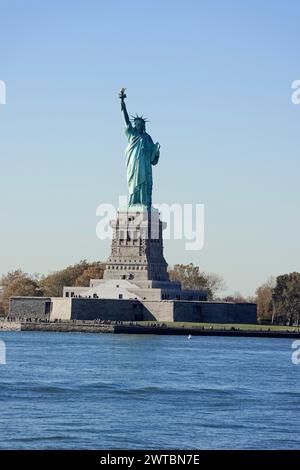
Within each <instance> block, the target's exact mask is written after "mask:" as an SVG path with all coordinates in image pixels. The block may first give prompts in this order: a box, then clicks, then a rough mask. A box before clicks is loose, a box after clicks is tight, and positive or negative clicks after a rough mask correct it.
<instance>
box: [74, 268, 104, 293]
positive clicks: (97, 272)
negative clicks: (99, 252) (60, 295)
mask: <svg viewBox="0 0 300 470" xmlns="http://www.w3.org/2000/svg"><path fill="white" fill-rule="evenodd" d="M104 268H105V265H104V264H103V263H101V262H95V263H91V264H90V266H89V267H88V268H86V269H85V271H83V273H82V274H81V275H80V276H79V277H78V278H77V279H76V282H75V286H80V287H88V286H89V285H90V280H91V279H102V278H103V273H104Z"/></svg>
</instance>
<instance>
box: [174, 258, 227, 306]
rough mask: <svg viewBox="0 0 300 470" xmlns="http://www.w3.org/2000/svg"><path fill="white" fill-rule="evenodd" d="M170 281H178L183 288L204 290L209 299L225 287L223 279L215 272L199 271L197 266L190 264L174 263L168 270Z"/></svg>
mask: <svg viewBox="0 0 300 470" xmlns="http://www.w3.org/2000/svg"><path fill="white" fill-rule="evenodd" d="M169 276H170V280H171V281H179V282H181V284H182V288H183V289H187V290H202V289H203V290H206V291H207V292H208V296H209V298H210V299H213V298H214V297H215V295H216V294H217V292H218V291H220V290H222V289H224V288H225V284H224V281H223V279H222V277H221V276H219V275H217V274H210V273H206V272H201V271H200V268H199V266H194V264H193V263H190V264H175V266H173V267H172V268H171V269H170V270H169Z"/></svg>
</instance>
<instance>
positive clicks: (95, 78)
mask: <svg viewBox="0 0 300 470" xmlns="http://www.w3.org/2000/svg"><path fill="white" fill-rule="evenodd" d="M0 15H1V29H0V80H4V81H5V82H6V86H7V104H6V105H5V106H3V105H1V106H0V159H1V185H0V201H1V202H0V207H1V232H0V233H1V235H0V273H4V272H6V271H8V270H11V269H16V268H18V267H21V268H22V269H24V270H25V271H27V272H39V273H47V272H50V271H53V270H56V269H60V268H62V267H64V266H66V265H68V264H71V263H74V262H75V261H78V260H80V259H83V258H87V259H88V260H96V259H100V260H105V259H106V258H107V257H108V255H109V242H108V241H104V242H103V241H100V240H98V239H97V238H96V233H95V229H96V224H97V222H98V219H97V218H96V215H95V212H96V208H97V206H98V205H99V204H100V203H102V202H109V203H113V204H116V205H117V202H118V195H119V194H126V192H127V188H126V173H125V163H124V149H125V146H126V142H125V137H124V135H123V130H122V120H121V115H120V109H119V102H118V98H117V94H118V91H119V89H120V87H121V86H126V87H127V92H128V93H127V94H128V100H127V104H128V108H129V111H130V112H131V113H135V112H138V113H143V114H145V115H146V116H147V117H148V118H149V119H150V121H151V122H150V123H149V124H148V132H149V133H150V134H151V135H152V137H153V139H154V140H155V141H156V140H158V141H159V142H160V144H161V147H162V149H161V161H160V164H159V166H157V167H156V168H155V170H154V195H153V199H154V202H158V203H161V202H169V203H173V202H180V203H204V204H205V246H204V248H203V250H201V251H199V252H195V251H186V250H185V247H184V242H182V241H168V242H166V243H165V256H166V259H167V261H168V262H169V264H174V263H176V262H180V263H187V262H194V263H195V264H197V265H199V266H200V267H201V268H202V269H204V270H206V271H211V272H217V273H219V274H221V275H222V276H223V277H224V279H225V281H226V283H227V286H228V292H233V291H240V292H242V293H243V294H246V295H248V294H252V293H253V292H254V291H255V288H256V287H257V286H258V285H259V284H261V283H262V282H264V281H265V279H266V278H267V277H268V276H270V275H277V274H281V273H285V272H290V271H293V270H297V271H299V269H300V250H299V235H300V233H299V232H300V222H299V205H300V195H299V170H300V159H299V127H300V105H299V106H296V105H293V104H292V103H291V83H292V81H293V80H296V79H300V66H299V42H300V30H299V18H300V4H299V2H296V1H288V2H279V1H272V2H267V3H266V4H263V3H262V2H261V1H258V0H252V1H247V0H245V1H199V0H197V1H196V0H186V1H185V2H182V1H177V0H173V1H168V0H164V1H161V0H160V1H158V0H154V1H153V0H152V1H151V2H150V1H135V0H127V1H126V2H124V1H119V0H112V1H101V0H98V1H95V0H85V1H83V0H80V1H78V0H77V1H71V0H62V1H57V0H54V1H51V2H50V1H43V2H40V1H35V0H27V1H26V2H23V1H21V0H18V1H17V0H9V1H8V0H7V1H6V0H0Z"/></svg>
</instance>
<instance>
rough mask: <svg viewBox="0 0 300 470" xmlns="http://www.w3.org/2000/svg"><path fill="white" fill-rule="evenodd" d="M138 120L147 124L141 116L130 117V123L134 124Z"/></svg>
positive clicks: (146, 120)
mask: <svg viewBox="0 0 300 470" xmlns="http://www.w3.org/2000/svg"><path fill="white" fill-rule="evenodd" d="M138 120H140V121H143V122H144V123H146V122H149V121H148V119H147V118H145V117H144V116H143V115H142V116H139V115H138V114H136V115H135V116H131V121H133V122H135V121H138Z"/></svg>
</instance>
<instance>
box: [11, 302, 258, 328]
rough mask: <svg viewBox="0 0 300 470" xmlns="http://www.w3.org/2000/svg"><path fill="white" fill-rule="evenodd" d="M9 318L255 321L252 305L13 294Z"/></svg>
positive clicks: (211, 321)
mask: <svg viewBox="0 0 300 470" xmlns="http://www.w3.org/2000/svg"><path fill="white" fill-rule="evenodd" d="M9 317H10V318H11V319H12V320H13V319H20V320H24V321H25V320H26V319H29V318H30V319H31V320H33V321H34V320H37V319H42V320H45V319H50V320H51V321H54V320H55V319H57V320H71V319H72V320H95V319H98V318H100V319H102V320H120V321H135V320H140V321H141V320H145V321H150V320H157V321H161V322H167V321H176V322H210V323H256V321H257V319H256V305H255V304H247V303H243V304H242V303H241V304H234V303H225V302H189V301H184V300H179V301H173V300H164V301H155V300H153V301H151V300H143V301H141V302H140V301H138V300H126V299H85V298H72V299H71V298H50V297H13V298H12V299H11V301H10V313H9Z"/></svg>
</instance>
